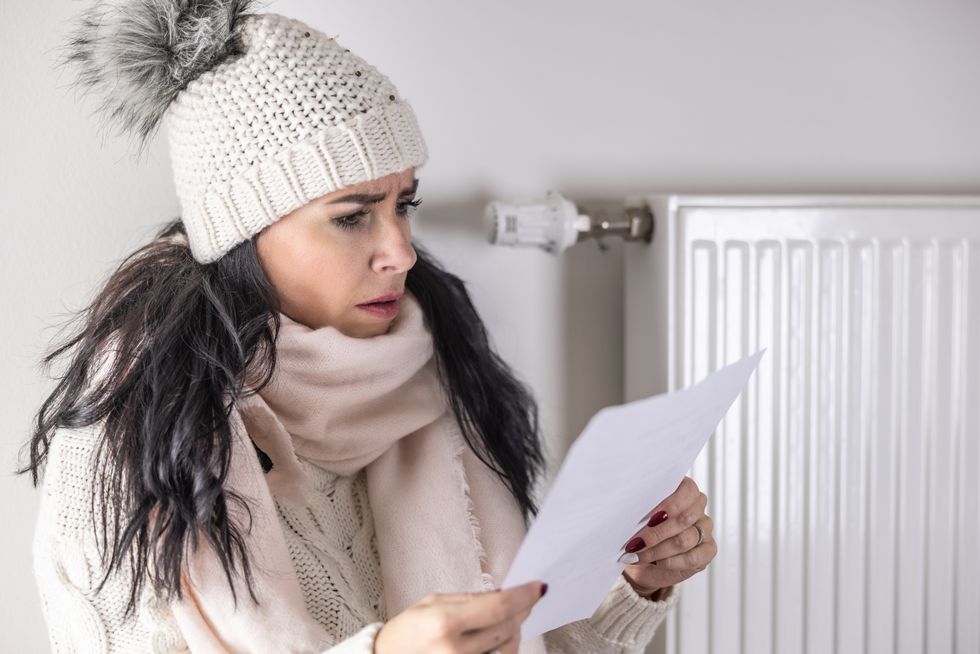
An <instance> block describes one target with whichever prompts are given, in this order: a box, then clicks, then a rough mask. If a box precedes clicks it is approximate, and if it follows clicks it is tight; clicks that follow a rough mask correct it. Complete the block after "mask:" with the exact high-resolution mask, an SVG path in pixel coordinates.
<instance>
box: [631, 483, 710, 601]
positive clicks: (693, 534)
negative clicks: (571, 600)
mask: <svg viewBox="0 0 980 654" xmlns="http://www.w3.org/2000/svg"><path fill="white" fill-rule="evenodd" d="M707 505H708V496H707V495H705V494H704V493H702V492H701V490H700V489H699V488H698V485H697V484H696V483H694V480H693V479H691V478H690V477H684V479H683V480H682V481H681V483H680V486H678V487H677V490H676V491H674V492H673V493H672V494H671V495H670V496H669V497H667V499H665V500H664V501H663V502H661V503H660V505H659V506H657V507H656V508H655V509H654V511H653V514H652V515H651V517H650V520H649V522H647V526H645V527H644V528H643V529H642V530H640V531H639V532H638V533H637V534H636V536H635V537H634V538H633V539H632V540H630V541H629V543H627V544H626V545H625V548H626V552H627V553H625V554H624V555H623V557H622V558H621V559H620V560H627V559H628V558H632V557H630V554H629V553H630V552H632V553H635V554H636V555H637V556H638V557H639V560H638V561H636V562H635V563H630V564H627V566H626V568H624V569H623V575H625V577H626V579H627V581H629V582H630V584H631V585H632V586H633V588H634V589H636V591H637V592H638V593H640V594H641V595H644V596H649V595H651V594H652V593H654V592H656V591H657V590H659V589H661V588H664V587H666V586H670V585H672V584H676V583H680V582H682V581H684V580H685V579H687V578H688V577H690V576H692V575H694V574H695V573H698V572H701V571H702V570H704V569H705V568H706V567H707V565H708V563H709V562H710V561H711V559H713V558H714V557H715V554H717V553H718V545H717V543H715V539H714V537H713V536H712V530H713V527H714V522H713V521H712V520H711V518H710V517H708V516H707V515H706V514H705V512H704V510H705V507H707ZM695 524H697V525H698V526H699V527H701V530H702V531H703V532H704V538H703V539H701V542H700V543H698V541H699V538H700V534H699V533H698V530H697V528H696V527H695V526H694V525H695Z"/></svg>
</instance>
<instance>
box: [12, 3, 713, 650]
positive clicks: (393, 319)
mask: <svg viewBox="0 0 980 654" xmlns="http://www.w3.org/2000/svg"><path fill="white" fill-rule="evenodd" d="M248 5H249V3H248V2H244V1H237V2H236V1H234V0H223V1H218V0H212V1H210V2H203V1H201V2H196V3H187V2H184V1H180V0H152V1H143V2H138V3H137V2H132V3H131V4H127V3H120V2H119V1H118V0H117V1H116V2H114V3H103V4H96V5H93V7H92V8H91V9H89V10H88V11H87V12H86V13H85V14H84V15H83V17H82V20H81V21H80V22H79V24H78V29H77V30H76V32H75V33H74V34H73V36H72V39H71V40H70V41H69V49H68V54H69V56H68V58H67V61H71V62H74V63H76V64H78V65H79V66H80V67H81V69H82V71H81V75H80V77H79V79H80V81H81V83H82V84H83V85H85V86H87V87H89V88H91V89H93V90H98V91H100V92H102V93H103V94H104V104H103V107H104V108H105V109H106V110H107V111H108V113H109V115H110V116H112V117H113V118H116V119H118V120H119V121H120V122H121V124H122V125H123V127H124V128H125V129H126V130H128V131H130V133H132V134H134V135H135V136H137V137H138V139H140V141H141V145H144V144H145V143H146V140H147V139H148V137H149V136H150V135H151V134H152V133H153V131H154V130H155V128H156V126H157V124H158V123H159V122H160V121H161V120H162V119H163V117H164V116H166V118H167V122H168V137H169V143H170V153H171V157H172V164H173V169H174V178H175V185H176V188H177V192H178V196H179V199H180V204H181V210H182V215H181V218H180V219H179V220H177V221H174V222H173V223H171V224H169V225H167V226H166V227H165V228H164V229H163V230H161V232H160V233H159V234H158V236H157V238H156V239H154V240H153V241H152V242H151V243H149V244H148V245H146V246H144V247H143V248H140V249H139V250H138V251H137V252H135V253H134V254H133V255H131V256H130V257H128V258H127V259H126V260H125V261H124V262H123V263H122V265H121V266H120V267H119V269H118V270H117V271H116V272H115V273H114V274H113V275H112V276H111V277H110V279H109V280H108V282H107V283H106V285H105V287H104V288H103V289H102V290H101V292H100V293H99V294H98V295H97V297H96V298H95V300H94V301H93V302H92V305H91V306H90V307H89V308H88V309H87V310H86V311H85V312H84V314H83V317H84V320H83V322H82V324H81V326H80V328H79V330H78V332H77V333H76V334H74V335H72V336H71V337H70V338H68V339H67V340H66V341H65V342H64V343H63V344H61V345H60V346H58V347H56V348H55V349H53V350H52V352H51V353H50V354H49V355H48V356H47V357H46V358H45V362H46V363H50V362H51V361H52V360H53V359H54V358H56V357H59V356H61V355H63V354H67V353H69V352H70V353H71V358H70V360H69V361H68V364H67V367H66V369H65V373H64V375H63V376H62V377H61V378H60V381H59V384H58V385H57V387H56V388H55V390H54V392H53V393H52V394H51V396H50V397H49V398H47V400H46V401H45V402H44V404H43V405H42V407H41V409H40V411H39V413H38V416H37V421H36V428H35V433H34V435H33V438H32V440H31V443H30V453H31V461H30V465H29V466H27V467H25V468H24V469H22V470H21V471H20V472H27V471H28V470H29V471H31V472H32V474H33V478H34V482H35V484H37V483H38V478H39V475H40V474H41V472H42V470H43V474H44V495H43V497H42V502H41V510H40V514H39V517H38V524H37V530H36V534H35V542H34V546H35V574H36V576H37V579H38V583H39V588H40V591H41V597H42V601H43V604H44V611H45V615H46V617H47V621H48V625H49V633H50V637H51V642H52V646H53V649H54V650H55V651H67V650H69V649H71V650H72V651H77V650H78V649H79V648H81V649H82V651H96V652H122V651H130V650H132V651H140V652H172V651H187V650H188V649H190V651H194V652H198V651H200V652H212V651H215V652H330V653H331V654H350V653H355V652H357V653H360V652H364V653H367V652H374V653H375V654H389V653H395V652H399V653H404V652H408V653H411V652H439V651H446V652H473V653H479V652H486V651H490V650H499V651H500V652H517V651H518V645H519V644H520V651H521V652H545V651H547V652H641V651H643V649H644V648H645V646H646V644H647V643H648V642H649V641H650V639H651V638H652V636H653V634H654V631H655V630H656V628H657V626H658V625H659V624H660V622H661V621H662V619H663V618H664V616H665V615H666V613H667V612H668V611H669V610H670V608H671V607H672V606H673V605H674V604H675V603H676V601H677V594H676V593H675V592H673V584H676V583H678V582H680V581H682V580H683V579H686V578H687V577H689V576H691V575H692V574H694V573H696V572H697V571H699V570H703V569H704V566H706V565H707V563H708V562H709V561H710V560H711V558H712V557H713V556H714V553H715V544H714V540H713V539H712V537H711V531H712V524H711V519H710V518H709V517H708V516H706V515H705V513H704V509H705V506H706V499H707V498H706V497H705V496H704V494H703V493H701V492H700V491H699V490H698V488H697V486H696V485H695V484H694V483H693V482H692V481H691V480H689V479H685V480H684V483H682V484H681V486H680V487H679V488H678V490H677V491H676V492H675V493H674V494H672V495H671V496H670V497H669V498H667V500H665V501H664V502H663V503H662V505H661V506H660V507H657V510H656V511H654V512H653V513H652V516H651V518H650V522H649V524H648V526H646V527H645V528H644V529H642V530H641V531H640V532H638V534H637V537H636V538H634V539H633V540H631V541H630V543H628V544H627V545H626V546H625V549H626V553H625V554H624V557H630V558H627V559H625V563H626V567H625V568H624V571H623V574H622V575H621V576H620V577H619V578H617V580H616V582H615V584H614V585H613V586H612V588H611V589H610V591H609V593H608V595H607V596H606V598H605V599H604V601H603V603H602V605H601V606H600V607H599V609H598V610H597V611H596V613H595V615H593V616H592V617H591V618H589V619H587V620H581V621H578V622H575V623H572V624H568V625H565V626H563V627H561V628H559V629H555V630H552V631H550V632H547V633H546V634H544V635H543V637H537V638H534V639H528V640H526V641H524V642H523V643H519V637H520V636H519V630H520V624H521V622H522V621H523V620H524V619H525V618H526V617H527V615H528V614H529V612H530V610H531V609H532V607H533V605H534V603H535V602H536V601H537V600H538V599H539V598H540V597H541V595H543V593H544V592H545V590H546V585H545V584H543V583H540V582H537V581H536V582H531V583H528V584H524V585H522V586H519V587H516V588H511V589H507V590H502V591H501V590H495V589H498V588H499V585H500V583H501V581H502V580H503V578H504V576H505V573H506V569H507V565H508V564H509V562H510V560H511V559H512V557H513V555H514V553H515V552H516V549H517V546H518V545H519V543H520V541H521V539H522V538H523V536H524V533H525V531H526V527H527V524H528V521H529V520H530V518H531V517H532V516H533V515H534V513H535V511H536V507H535V505H534V502H533V501H532V499H531V489H532V487H533V484H534V481H535V479H537V477H538V474H539V472H540V468H541V466H542V463H543V458H542V453H541V447H540V441H539V434H538V424H537V407H536V404H535V402H534V400H533V398H532V397H531V395H530V394H529V393H528V391H527V389H526V388H525V387H524V386H523V385H522V384H521V383H520V382H519V381H518V380H517V379H516V378H515V376H514V375H513V373H512V372H511V371H510V369H509V368H508V367H507V366H506V364H505V363H504V362H503V361H502V360H501V359H500V358H499V357H498V356H497V355H496V354H495V353H494V352H493V350H492V348H491V346H490V344H489V342H488V339H487V335H486V332H485V330H484V327H483V324H482V321H481V320H480V318H479V316H478V315H477V313H476V311H475V309H474V307H473V304H472V302H471V301H470V298H469V296H468V294H467V292H466V290H465V288H464V285H463V283H462V282H461V281H460V280H459V279H458V278H457V277H455V276H453V275H452V274H450V273H448V272H446V271H445V270H443V269H442V268H441V267H440V266H439V265H438V264H437V263H436V262H435V261H434V260H433V259H432V257H431V256H429V255H428V254H427V253H426V252H425V251H424V250H423V249H422V248H421V247H419V246H418V245H417V244H415V243H413V242H412V240H411V225H410V222H409V215H410V213H411V211H412V210H413V209H414V208H415V207H417V206H418V204H419V203H420V202H421V200H420V199H416V194H417V186H418V179H417V178H416V170H417V168H418V167H419V166H421V165H422V164H423V163H424V162H425V160H426V158H427V150H426V147H425V143H424V141H423V139H422V137H421V134H420V132H419V129H418V124H417V122H416V120H415V116H414V114H413V113H412V111H411V108H410V106H409V105H408V104H407V103H406V102H405V101H404V100H403V99H402V98H400V97H399V95H398V92H397V90H396V89H395V88H394V86H393V85H392V84H391V82H390V81H389V80H388V79H387V78H386V77H385V76H384V75H382V74H381V73H380V72H379V71H377V69H375V68H374V67H372V66H370V65H369V64H368V63H367V62H365V61H364V60H363V59H361V58H359V57H357V56H356V55H353V54H351V53H350V51H349V50H348V49H346V48H343V47H341V46H340V45H339V44H338V43H337V42H336V41H335V39H332V38H330V37H328V36H326V35H325V34H323V33H321V32H319V31H317V30H315V29H313V28H311V27H309V26H307V25H305V24H303V23H301V22H299V21H297V20H294V19H290V18H287V17H284V16H279V15H275V14H253V13H249V12H248V9H249V6H248Z"/></svg>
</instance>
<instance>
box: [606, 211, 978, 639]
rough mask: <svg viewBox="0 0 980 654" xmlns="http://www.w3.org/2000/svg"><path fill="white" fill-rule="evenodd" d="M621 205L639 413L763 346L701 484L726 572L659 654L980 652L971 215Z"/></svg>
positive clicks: (699, 475)
mask: <svg viewBox="0 0 980 654" xmlns="http://www.w3.org/2000/svg"><path fill="white" fill-rule="evenodd" d="M628 203H630V204H631V205H633V204H637V203H648V204H649V206H650V207H651V208H652V210H653V213H654V218H655V233H654V239H653V242H652V243H651V244H650V245H649V246H646V245H640V244H635V243H629V244H627V245H626V247H625V251H626V269H625V275H626V295H625V300H626V315H625V321H626V333H625V366H626V380H625V383H626V393H627V397H626V400H627V401H628V400H633V399H636V398H638V397H642V396H644V395H648V394H650V393H653V392H662V391H666V390H672V389H676V388H681V387H685V386H688V385H690V384H691V383H693V382H695V381H697V380H699V379H700V378H701V377H703V376H704V375H705V374H706V373H708V372H710V371H712V370H715V369H716V368H718V367H720V366H722V365H724V364H726V363H729V362H732V361H735V360H736V359H739V358H740V357H742V356H744V355H747V354H751V353H752V352H755V351H756V350H758V349H760V348H762V347H766V348H768V351H767V352H766V354H765V355H764V357H763V359H762V361H761V363H760V365H759V368H758V370H757V371H756V373H755V375H754V376H753V379H752V380H751V381H750V382H749V387H748V388H747V389H746V392H745V393H743V395H742V397H741V398H740V399H739V400H738V401H737V402H736V404H735V405H734V406H733V407H732V410H731V411H730V413H729V415H728V416H727V417H726V418H725V420H724V422H723V423H722V424H721V426H720V427H719V428H718V430H717V432H716V433H715V434H714V435H713V436H712V439H711V441H709V444H708V446H707V447H706V448H705V450H704V451H703V452H702V454H701V456H700V457H699V459H698V460H697V462H696V463H695V465H694V467H693V469H692V471H691V473H690V474H691V476H692V477H693V478H694V479H695V481H697V482H698V485H699V486H700V487H701V488H702V490H703V491H704V492H705V493H706V494H707V495H708V511H707V512H708V514H709V515H711V516H712V518H713V519H714V521H715V538H716V540H717V541H718V548H719V551H718V555H717V557H716V558H715V560H714V561H713V562H712V564H711V565H710V566H709V567H708V569H707V570H706V571H705V572H703V573H700V574H698V575H695V576H694V577H692V578H690V579H688V580H687V581H685V582H683V584H682V586H681V588H682V590H681V592H682V593H683V595H682V599H681V602H680V603H679V605H678V609H679V610H678V611H676V612H675V613H674V614H673V615H672V616H671V617H670V618H669V619H668V622H666V623H665V626H664V627H663V628H662V629H661V631H660V633H659V634H658V638H657V640H656V641H655V643H654V645H653V646H652V647H651V649H650V651H651V652H666V653H668V654H707V653H712V654H767V653H774V654H794V653H797V652H799V653H804V652H805V653H807V654H830V653H840V654H843V653H849V652H861V653H864V652H868V653H871V654H877V653H879V652H880V653H886V652H887V653H891V652H928V653H929V654H945V653H957V654H976V653H978V652H980V565H978V557H980V535H978V534H980V531H978V530H980V527H978V525H980V501H978V498H980V483H978V479H980V197H927V196H905V197H903V196H892V197H867V196H828V197H819V196H818V197H801V196H761V197H760V196H724V197H721V196H652V197H634V198H630V199H628ZM649 454H650V455H651V456H656V453H655V452H652V453H649Z"/></svg>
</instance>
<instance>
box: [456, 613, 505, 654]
mask: <svg viewBox="0 0 980 654" xmlns="http://www.w3.org/2000/svg"><path fill="white" fill-rule="evenodd" d="M518 625H519V623H518V622H517V620H516V619H511V620H505V621H503V622H500V623H498V624H495V625H491V626H489V627H486V628H485V629H476V630H472V631H467V632H464V633H463V634H462V635H461V636H460V638H459V640H458V641H457V642H458V643H459V647H460V649H461V650H462V651H464V652H474V654H482V653H483V652H489V651H492V650H495V649H496V650H501V651H503V650H504V649H507V648H508V647H509V646H510V644H511V641H513V640H514V634H515V632H516V633H520V630H519V626H518Z"/></svg>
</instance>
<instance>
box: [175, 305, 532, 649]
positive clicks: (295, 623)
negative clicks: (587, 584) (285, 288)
mask: <svg viewBox="0 0 980 654" xmlns="http://www.w3.org/2000/svg"><path fill="white" fill-rule="evenodd" d="M400 308H401V310H400V311H399V314H398V316H397V317H396V318H395V319H394V320H393V322H392V325H391V328H390V329H389V331H388V332H387V333H385V334H383V335H380V336H375V337H371V338H354V337H349V336H346V335H344V334H343V333H341V332H340V331H339V330H337V329H335V328H333V327H322V328H319V329H311V328H309V327H307V326H305V325H303V324H301V323H298V322H296V321H294V320H292V319H290V318H289V317H288V316H286V315H284V314H281V319H282V328H281V330H280V333H279V337H278V341H277V348H276V349H277V357H278V360H277V364H276V370H275V373H274V377H273V379H272V381H271V383H270V384H269V385H268V386H266V387H265V388H264V389H262V390H261V391H260V395H253V396H251V397H250V398H247V399H246V400H244V401H242V402H240V403H239V409H240V411H241V418H242V421H243V424H244V427H245V428H246V429H247V433H248V435H249V436H250V437H251V439H252V441H254V443H255V445H257V446H258V447H259V448H260V449H261V450H262V451H263V452H265V453H266V454H268V455H269V457H270V459H271V460H272V462H273V467H272V469H271V470H270V471H269V472H268V474H266V475H264V479H263V480H260V479H259V476H260V475H261V469H260V468H259V464H258V462H257V460H255V452H254V449H252V448H251V446H250V445H248V446H246V445H239V447H240V448H241V447H246V448H247V449H249V450H251V452H249V454H248V456H251V457H252V459H253V461H251V462H248V463H245V460H246V458H247V456H246V455H242V454H239V455H238V458H237V460H238V463H237V464H236V466H235V467H236V470H237V472H234V473H233V475H232V477H233V478H234V477H235V476H236V475H238V477H239V479H240V481H241V483H240V487H241V488H243V489H246V488H251V490H252V493H251V494H252V496H253V498H255V499H257V500H258V504H259V509H260V512H259V513H260V515H259V516H258V518H259V521H258V522H259V530H258V531H257V532H256V536H255V541H253V542H254V544H256V545H257V546H258V547H257V548H256V549H259V550H261V557H260V559H259V560H258V563H259V565H260V566H261V569H262V570H265V571H268V575H269V576H267V577H266V578H264V579H262V580H260V581H261V583H260V585H259V588H258V591H257V592H258V593H261V592H262V591H263V589H266V591H269V590H272V591H273V592H274V593H275V598H274V600H273V601H274V602H276V604H275V605H274V607H273V609H272V610H274V611H276V612H277V613H276V614H275V616H274V617H272V616H270V615H267V614H262V613H255V614H252V615H249V614H247V613H245V614H243V613H241V611H240V610H235V611H232V609H231V608H230V605H228V603H227V600H221V602H222V603H221V604H220V606H221V610H220V611H218V610H217V609H212V610H211V611H210V612H209V611H207V610H204V609H203V608H202V607H201V606H199V607H197V608H198V609H201V611H200V612H201V613H203V615H201V616H198V615H197V614H196V613H195V614H194V615H189V613H192V612H191V611H188V610H187V606H186V605H185V606H184V608H183V609H182V610H183V616H182V621H183V622H184V623H185V625H186V624H187V623H189V622H191V621H192V619H194V620H197V621H198V622H199V623H200V624H201V625H202V627H201V628H202V629H204V628H205V627H203V624H204V623H210V624H211V627H212V628H213V626H214V624H215V623H216V622H222V621H223V622H224V623H227V622H229V621H230V622H231V623H233V626H229V627H226V631H228V632H229V633H230V632H231V631H234V633H235V635H234V637H233V639H234V641H235V642H241V643H243V645H242V647H246V645H245V643H250V644H249V645H247V646H248V647H251V646H254V645H255V641H254V640H251V641H249V640H248V638H251V637H255V636H256V635H257V634H258V632H259V629H260V628H262V627H261V623H262V622H265V623H266V627H267V628H268V629H274V628H277V629H279V630H284V629H285V625H284V624H283V622H284V621H285V622H288V623H289V625H290V626H289V627H288V629H289V632H288V636H286V637H287V638H288V639H291V640H290V641H289V642H290V643H296V650H295V651H301V649H302V647H305V644H306V643H313V642H314V640H315V639H317V638H322V634H319V633H318V630H317V627H316V626H315V625H310V624H309V623H310V622H312V619H309V620H307V619H306V618H305V617H301V616H299V615H298V613H300V612H302V613H304V615H305V611H304V610H303V605H302V602H301V599H300V598H301V593H300V591H299V590H298V581H297V580H296V577H295V572H294V571H293V569H292V565H291V561H290V560H289V556H288V551H287V549H286V547H285V545H284V543H283V541H282V539H281V537H280V536H279V535H278V534H277V532H276V527H277V525H275V523H276V520H275V517H274V514H272V512H273V508H272V506H273V505H272V503H271V501H270V500H271V496H270V494H269V492H268V491H267V490H266V489H265V488H263V486H264V485H265V484H263V483H262V481H264V482H265V483H266V484H268V489H269V491H271V493H272V494H274V495H275V497H276V499H277V500H278V501H287V502H288V501H296V502H298V503H300V504H301V503H302V501H303V496H304V494H307V493H310V492H313V491H312V490H310V489H308V488H307V486H306V485H305V481H304V472H303V470H302V468H301V467H300V466H299V464H298V462H297V458H296V457H297V456H298V457H303V458H304V459H307V460H309V461H311V462H313V463H315V464H316V465H318V466H320V467H322V468H324V469H326V470H329V471H332V472H335V473H337V474H340V475H350V474H353V473H355V472H357V471H359V470H360V469H362V468H366V469H367V471H366V479H367V491H368V498H369V501H370V505H371V511H372V514H373V519H374V527H375V532H376V535H377V544H378V552H379V556H380V562H381V578H382V583H383V585H384V599H385V606H386V610H387V614H388V617H389V618H391V617H394V616H395V615H396V614H397V613H399V612H401V611H402V610H403V609H405V608H407V607H408V606H410V605H412V604H414V603H416V602H417V601H419V600H421V599H422V598H423V597H424V596H425V595H427V594H428V593H435V592H439V593H459V592H468V591H481V590H490V589H494V588H499V587H500V586H501V584H502V582H503V579H504V576H505V574H506V572H507V569H508V567H509V565H510V563H511V561H512V560H513V557H514V555H515V553H516V551H517V548H518V546H519V545H520V542H521V540H522V539H523V537H524V534H525V531H526V530H525V527H524V522H523V519H522V517H521V512H520V508H519V505H518V503H517V502H516V500H515V499H514V498H513V496H512V495H511V493H510V491H509V490H508V489H507V487H506V486H505V485H504V483H503V482H502V481H501V480H500V478H499V477H498V476H497V475H496V474H495V473H494V472H493V471H491V470H490V469H489V468H488V467H487V466H486V465H484V464H483V463H482V462H481V461H480V460H479V459H478V458H477V457H476V455H475V454H474V453H473V451H472V450H471V449H470V447H469V446H468V445H467V444H466V442H465V441H464V439H463V436H462V434H461V433H460V430H459V426H458V424H457V422H456V420H455V417H454V415H453V412H452V409H451V408H450V406H449V403H448V399H447V396H446V394H445V392H444V391H443V388H442V386H441V384H440V381H439V377H438V374H437V370H436V358H435V356H434V345H433V341H432V335H431V333H430V332H429V329H428V327H427V325H426V324H425V322H424V314H423V312H422V308H421V306H420V305H419V304H418V301H417V300H416V298H415V297H414V296H413V295H412V294H411V292H409V291H406V292H405V294H404V295H403V296H402V298H401V300H400ZM492 390H493V389H487V391H488V392H492ZM243 443H244V441H243ZM246 468H247V469H246ZM263 514H264V515H263ZM274 525H275V526H274ZM192 570H193V571H194V572H193V573H194V574H197V575H198V576H199V577H201V583H200V584H196V586H197V587H196V588H195V590H196V592H197V593H198V595H199V596H200V595H210V597H211V599H212V601H215V602H217V600H215V599H214V598H215V597H217V595H218V594H225V593H227V589H225V590H222V589H221V588H222V586H223V585H224V584H225V583H226V581H225V579H224V577H223V575H221V574H218V572H217V571H216V570H215V566H214V565H213V564H210V565H202V564H198V565H196V566H192ZM272 575H275V576H272ZM246 600H247V597H246ZM246 603H248V602H247V601H246ZM203 605H204V606H207V605H208V604H207V602H204V603H203ZM211 606H219V604H217V603H215V604H211ZM239 606H240V607H241V606H242V605H241V604H240V605H239ZM289 607H291V608H289ZM216 612H217V614H216ZM273 622H277V623H278V624H275V625H273V624H272V623H273ZM241 630H246V631H250V632H253V635H252V636H246V635H242V634H240V633H239V632H240V631H241ZM304 630H305V635H301V634H302V633H303V632H304ZM263 636H264V634H263ZM260 637H261V636H260ZM215 638H216V639H217V637H215ZM221 638H223V639H225V641H227V639H228V638H229V636H227V635H222V636H221ZM201 642H209V641H206V640H202V641H201ZM279 642H280V644H283V643H282V641H279ZM249 651H251V650H249ZM283 651H285V650H283ZM289 651H294V650H289ZM521 652H522V653H525V652H544V645H543V640H542V639H541V638H540V637H537V638H534V639H531V640H529V641H525V642H524V643H523V644H522V646H521Z"/></svg>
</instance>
